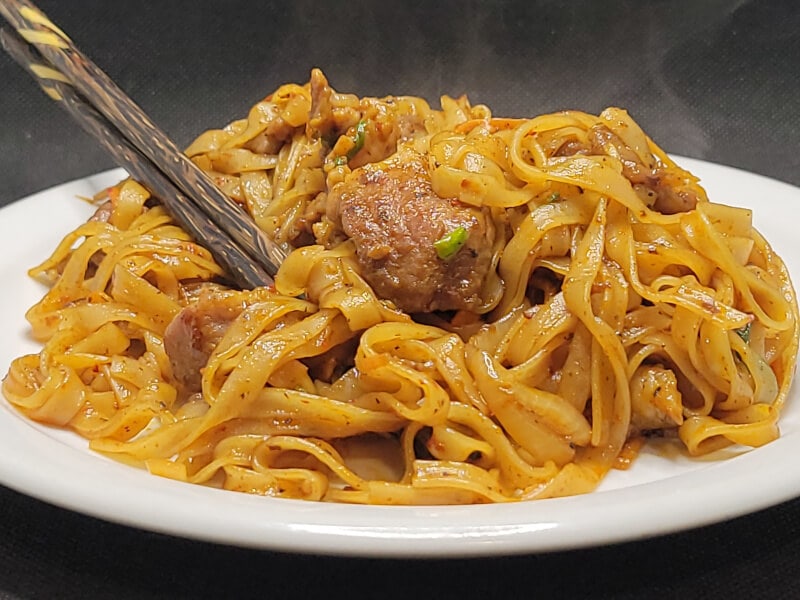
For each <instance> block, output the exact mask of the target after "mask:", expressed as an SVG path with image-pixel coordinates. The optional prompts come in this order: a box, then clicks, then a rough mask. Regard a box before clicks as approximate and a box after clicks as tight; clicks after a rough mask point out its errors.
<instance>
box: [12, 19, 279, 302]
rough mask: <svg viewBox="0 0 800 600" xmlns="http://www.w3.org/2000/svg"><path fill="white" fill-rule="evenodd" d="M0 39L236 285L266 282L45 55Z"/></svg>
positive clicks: (268, 280) (265, 275)
mask: <svg viewBox="0 0 800 600" xmlns="http://www.w3.org/2000/svg"><path fill="white" fill-rule="evenodd" d="M0 42H2V46H3V48H4V49H5V50H6V52H7V53H8V54H9V55H10V56H11V57H12V58H13V59H14V60H15V61H16V62H17V63H18V64H19V65H20V66H21V67H23V68H24V69H25V70H27V71H28V72H29V73H30V74H31V75H32V76H33V77H34V79H36V81H37V82H38V83H39V85H40V86H41V87H42V89H43V90H44V91H45V93H47V95H48V96H50V97H51V98H52V99H53V100H56V101H57V102H58V104H59V105H60V106H61V107H62V108H63V109H65V110H66V111H67V112H68V113H69V114H70V116H72V118H73V119H74V120H75V121H76V122H77V123H78V124H79V125H80V126H81V128H82V129H83V130H84V131H86V132H87V133H88V134H89V135H90V136H92V137H93V138H95V140H97V141H98V142H99V143H100V145H101V146H102V147H103V148H104V149H105V150H106V151H107V152H108V153H109V154H110V155H111V156H112V157H113V158H114V160H115V162H116V163H117V164H118V165H119V166H121V167H123V168H124V169H126V170H127V171H128V173H130V175H131V176H132V177H134V179H136V180H138V181H139V182H140V183H142V185H144V186H145V187H146V188H147V189H148V190H150V192H151V193H152V194H153V195H154V196H155V197H156V198H158V199H159V200H160V201H161V202H162V203H163V204H164V206H165V207H166V208H167V210H168V211H169V212H170V214H171V215H172V216H173V217H174V218H175V220H176V221H177V222H178V223H180V225H181V226H182V227H183V228H184V229H185V230H186V231H187V232H188V233H189V234H191V235H192V236H194V238H195V239H196V240H198V241H200V242H201V243H203V244H204V245H205V246H206V247H207V248H208V250H209V251H210V252H211V253H212V255H213V256H214V259H215V260H216V261H217V262H218V263H219V264H220V266H222V267H223V268H224V269H225V271H226V272H227V274H228V275H229V276H230V277H231V278H232V279H233V280H234V282H236V283H237V284H238V285H240V286H242V287H244V288H253V287H259V286H265V285H270V284H271V283H272V278H271V277H270V276H269V274H268V273H267V272H266V271H265V270H264V269H263V268H262V267H261V266H260V265H259V264H258V263H256V262H254V261H253V260H252V259H251V258H250V256H249V255H248V254H247V253H246V252H244V251H243V250H242V249H241V248H239V246H238V245H237V244H235V243H233V242H232V241H231V240H230V238H229V237H228V236H227V235H226V234H225V232H223V231H222V230H221V229H220V228H219V227H218V226H217V225H216V224H215V223H214V222H213V221H211V220H210V219H209V218H208V216H207V215H206V214H205V213H203V212H202V211H201V210H200V209H199V208H198V207H196V206H195V205H194V204H193V203H192V202H191V201H190V200H189V199H188V198H186V197H185V196H184V195H183V194H182V193H181V192H180V190H178V189H177V188H176V187H175V186H174V185H173V184H172V182H171V181H170V180H169V179H167V177H166V176H165V175H164V174H163V173H162V172H161V171H160V170H159V169H157V168H156V167H154V166H153V165H152V164H151V163H150V161H149V160H148V159H147V157H145V156H144V155H143V154H142V153H141V152H139V151H138V150H137V149H136V148H135V147H134V146H133V145H132V144H131V143H130V142H128V141H127V140H126V139H125V138H123V137H122V136H121V134H120V133H119V131H118V130H117V129H116V128H115V127H114V126H113V125H111V124H110V123H109V122H108V121H107V120H106V119H105V118H104V117H103V116H102V115H101V114H100V113H98V112H97V111H96V110H95V109H94V108H93V107H92V106H90V105H89V104H87V103H86V101H85V99H84V98H83V97H81V96H80V95H79V94H78V93H77V92H76V91H75V89H74V88H73V87H72V85H71V84H70V83H69V81H68V80H67V79H66V78H65V77H64V76H63V75H62V74H61V73H60V72H59V71H57V70H56V69H54V68H53V67H52V65H50V64H48V63H47V61H45V60H44V58H43V57H42V56H41V55H39V54H38V53H37V52H36V51H35V50H33V49H32V48H31V47H30V46H28V44H26V43H25V41H23V40H22V39H21V38H20V37H19V35H17V34H16V33H13V32H12V31H11V30H9V29H3V30H1V31H0Z"/></svg>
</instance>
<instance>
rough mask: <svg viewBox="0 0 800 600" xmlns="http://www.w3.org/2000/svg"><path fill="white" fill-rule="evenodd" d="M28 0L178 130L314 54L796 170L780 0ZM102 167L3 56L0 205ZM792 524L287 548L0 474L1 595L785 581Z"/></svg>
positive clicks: (787, 589)
mask: <svg viewBox="0 0 800 600" xmlns="http://www.w3.org/2000/svg"><path fill="white" fill-rule="evenodd" d="M39 6H40V7H41V8H42V9H43V10H44V11H45V12H46V13H47V14H48V15H49V16H50V17H51V19H52V20H54V21H55V22H56V23H58V24H59V25H61V27H62V28H63V29H65V30H66V31H67V32H68V33H69V34H70V35H71V37H72V38H73V39H74V40H75V41H76V43H77V44H78V45H79V47H81V48H82V49H83V50H84V52H85V53H87V54H88V55H90V56H91V57H92V58H93V59H94V60H95V62H96V63H98V64H99V65H100V66H101V67H103V68H104V70H106V72H107V73H108V74H109V75H110V76H111V77H112V78H113V79H114V80H115V81H117V82H118V83H119V84H120V86H121V87H122V88H123V89H125V90H126V91H127V92H128V93H129V94H130V95H131V96H132V97H133V98H134V99H135V100H136V101H137V102H138V103H139V104H140V105H141V106H142V107H143V108H144V109H145V110H146V111H147V112H148V113H149V114H150V115H151V116H152V118H153V120H154V121H155V122H156V123H158V124H160V125H161V126H162V127H163V128H164V129H165V130H166V131H167V132H168V133H169V134H170V135H171V136H172V137H173V138H175V139H176V141H177V142H178V143H179V144H180V145H184V144H186V143H188V142H189V141H190V140H191V139H192V138H193V137H194V135H196V134H197V133H199V132H201V131H202V130H204V129H206V128H209V127H219V126H221V125H223V124H225V123H227V122H229V121H231V120H233V119H235V118H239V117H241V116H243V115H245V114H246V112H247V109H248V108H249V106H250V105H251V104H253V103H254V102H255V101H257V100H258V99H260V98H261V97H263V96H264V95H266V94H267V93H269V92H270V91H272V90H273V89H275V88H276V87H277V86H278V85H279V84H281V83H284V82H288V81H294V82H300V83H302V82H305V81H307V78H308V74H309V71H310V69H311V68H312V67H315V66H319V67H321V68H322V69H323V70H324V71H325V72H326V74H327V75H328V77H329V79H330V81H331V83H332V85H333V86H334V87H336V88H337V89H339V90H340V91H350V92H354V93H357V94H359V95H388V94H406V93H410V94H414V95H420V96H424V97H426V98H427V99H428V100H430V101H431V102H432V103H436V102H437V100H438V97H439V96H440V95H441V94H445V93H446V94H449V95H451V96H456V95H459V94H462V93H467V94H468V95H469V96H470V98H471V99H472V101H473V102H474V103H478V102H479V103H485V104H488V105H489V106H490V107H492V109H493V111H494V113H495V114H496V115H509V116H525V115H528V116H530V115H533V114H538V113H541V112H549V111H553V110H560V109H564V108H577V109H581V110H585V111H589V112H598V111H600V110H602V109H603V108H604V107H606V106H609V105H617V106H623V107H625V108H627V109H628V110H629V111H630V112H631V114H632V115H633V116H634V118H635V119H636V120H637V121H638V122H639V123H640V124H641V125H642V126H643V128H644V129H645V131H647V132H648V133H649V134H650V135H651V136H652V137H653V138H654V139H655V140H656V142H658V143H659V144H660V145H661V146H662V147H664V148H665V149H666V150H668V151H669V152H672V153H676V154H682V155H685V156H691V157H695V158H701V159H705V160H710V161H712V162H717V163H723V164H728V165H732V166H736V167H740V168H743V169H746V170H749V171H754V172H757V173H760V174H762V175H767V176H770V177H773V178H777V179H780V180H783V181H786V182H789V183H792V184H795V185H800V152H798V149H799V148H800V58H798V57H800V8H798V5H797V3H796V2H794V0H784V1H775V2H755V1H747V0H709V1H705V2H692V1H689V0H686V1H682V2H669V1H657V2H656V1H653V2H635V1H616V2H589V1H578V2H558V1H546V0H544V1H541V0H540V1H532V0H529V1H520V2H506V3H501V2H456V1H440V2H435V3H434V2H421V1H418V2H402V1H399V2H369V1H367V0H350V1H349V2H346V3H335V4H334V3H323V2H315V1H313V0H297V1H295V2H258V1H253V0H250V1H238V0H237V1H224V0H216V1H210V0H192V1H188V0H181V1H176V0H172V1H170V2H142V1H141V0H139V1H136V2H134V1H130V0H124V1H123V0H120V1H117V2H114V3H111V2H104V1H103V0H83V1H81V2H58V1H56V0H41V1H40V2H39ZM112 166H113V164H112V163H111V161H110V159H109V158H108V157H107V156H106V155H104V154H103V153H102V152H101V151H99V150H98V149H97V148H96V147H95V145H94V142H92V141H91V140H90V139H88V138H87V137H86V136H84V135H83V134H82V133H81V132H80V131H79V130H78V128H77V127H76V126H75V125H73V124H72V123H71V122H70V121H69V120H68V118H67V117H66V116H65V114H63V113H62V112H61V111H59V110H57V109H56V108H54V106H53V105H52V103H51V101H50V100H48V99H47V98H46V97H45V96H44V95H43V94H42V93H40V92H39V91H38V89H37V87H36V86H35V84H34V83H33V82H32V81H30V80H29V79H28V78H27V75H25V74H24V73H23V72H22V71H21V70H19V69H18V68H17V67H16V66H15V65H13V64H12V63H11V61H10V59H8V58H7V57H5V56H0V205H4V204H8V203H10V202H12V201H14V200H16V199H19V198H21V197H24V196H26V195H28V194H30V193H33V192H35V191H38V190H41V189H45V188H47V187H50V186H52V185H55V184H58V183H62V182H64V181H68V180H71V179H76V178H80V177H83V176H86V175H89V174H91V173H95V172H98V171H101V170H104V169H106V168H110V167H112ZM33 233H35V231H33ZM0 343H2V342H0ZM786 468H787V470H789V469H794V470H796V469H797V467H796V465H793V464H787V467H786ZM799 534H800V500H792V501H789V502H787V503H784V504H782V505H779V506H776V507H773V508H769V509H767V510H763V511H760V512H758V513H755V514H752V515H748V516H744V517H740V518H737V519H734V520H731V521H727V522H725V523H719V524H716V525H711V526H707V527H704V528H701V529H696V530H692V531H687V532H680V533H675V534H672V535H668V536H663V537H659V538H655V539H647V540H641V541H635V542H628V543H624V544H618V545H614V546H608V547H602V548H592V549H582V550H574V551H568V552H559V553H552V554H544V555H532V556H514V557H502V558H487V559H468V560H425V561H416V560H374V559H354V558H330V557H317V556H296V555H291V554H281V553H275V552H266V551H254V550H247V549H241V548H235V547H225V546H217V545H213V544H207V543H202V542H197V541H190V540H185V539H177V538H172V537H168V536H164V535H160V534H156V533H151V532H146V531H139V530H136V529H131V528H127V527H124V526H120V525H116V524H112V523H107V522H103V521H98V520H96V519H93V518H91V517H88V516H84V515H80V514H76V513H72V512H68V511H65V510H62V509H59V508H56V507H54V506H51V505H48V504H45V503H42V502H40V501H37V500H33V499H31V498H28V497H26V496H23V495H20V494H18V493H16V492H14V491H12V490H10V489H8V488H5V487H2V486H0V597H3V598H6V597H8V598H18V597H19V598H56V597H58V598H157V597H165V598H172V597H192V598H212V597H214V598H219V597H249V596H261V597H272V598H284V597H304V598H315V597H321V596H323V594H324V595H329V594H333V595H334V597H336V596H338V595H339V594H348V595H354V596H356V597H370V598H372V597H374V598H384V599H386V598H415V597H419V598H422V597H426V598H436V597H443V598H449V597H456V596H459V597H482V598H517V597H523V595H524V596H525V597H541V598H557V597H568V598H569V597H587V598H593V599H600V598H679V597H680V598H692V597H704V598H708V599H715V598H756V597H758V598H761V597H764V598H796V597H800V535H799Z"/></svg>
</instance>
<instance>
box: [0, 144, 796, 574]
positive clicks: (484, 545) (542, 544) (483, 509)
mask: <svg viewBox="0 0 800 600" xmlns="http://www.w3.org/2000/svg"><path fill="white" fill-rule="evenodd" d="M672 157H673V158H674V159H675V160H676V162H677V163H678V164H679V165H680V166H682V167H684V168H687V169H688V170H689V171H691V172H692V173H694V174H696V175H698V176H700V177H701V179H702V178H703V177H704V174H705V176H707V175H708V174H709V173H716V176H720V177H734V178H744V179H745V180H749V182H750V183H752V184H754V185H755V184H760V185H768V186H771V187H772V188H774V190H777V191H778V192H779V195H780V194H784V195H787V196H795V197H796V200H797V201H798V202H800V188H797V187H795V186H793V185H791V184H789V183H786V182H783V181H780V180H777V179H772V178H769V177H765V176H763V175H759V174H756V173H751V172H748V171H744V170H742V169H739V168H736V167H730V166H726V165H720V164H716V163H711V162H707V161H703V160H699V159H692V158H688V157H683V156H672ZM124 176H125V172H124V171H123V170H121V169H111V170H108V171H104V172H101V173H98V174H95V175H92V176H89V177H82V178H78V179H75V180H72V181H70V182H66V183H63V184H60V185H57V186H54V187H51V188H48V189H46V190H42V191H40V192H37V193H35V194H32V195H29V196H27V197H25V198H21V199H19V200H17V201H15V202H12V203H10V204H8V205H6V206H4V207H2V208H0V227H2V226H4V224H7V222H8V220H9V218H10V219H12V220H14V219H19V218H22V217H23V216H25V212H26V208H27V207H29V206H31V205H32V204H36V203H41V202H46V201H48V200H49V199H51V198H54V197H59V196H64V195H67V194H68V193H69V190H71V189H73V188H85V187H87V186H88V187H90V188H91V187H92V186H94V187H95V188H96V190H99V189H102V187H104V186H105V185H109V184H111V183H113V182H114V181H115V180H118V179H120V178H122V177H124ZM83 193H87V192H83ZM712 199H714V200H716V201H722V200H721V199H720V198H714V197H712ZM26 203H27V204H26ZM87 211H88V209H87ZM761 212H762V213H765V212H767V211H761ZM17 213H20V214H17ZM87 214H88V212H87ZM758 215H759V211H758V210H756V211H755V217H756V219H757V220H758ZM763 216H764V215H763V214H762V215H761V217H762V218H763ZM75 224H77V223H75ZM66 233H67V229H66V228H64V231H63V233H62V235H63V234H66ZM766 237H767V239H768V240H769V236H766ZM56 241H57V240H55V239H53V240H48V244H51V245H52V243H54V242H56ZM784 241H785V240H784ZM3 244H4V242H2V241H0V248H2V246H3ZM49 247H50V246H48V248H49ZM786 250H787V249H786V248H784V249H783V252H781V251H779V253H780V254H781V255H782V256H783V255H784V254H786ZM7 254H8V253H5V254H4V255H7ZM797 255H798V257H799V258H798V259H797V262H796V263H795V265H794V267H795V270H794V271H793V270H792V268H791V265H790V272H791V273H792V275H793V278H794V279H795V280H796V281H798V282H799V283H800V280H798V278H797V277H794V274H795V273H797V274H798V275H800V270H798V267H800V250H798V251H797ZM42 258H44V256H43V257H42ZM787 262H789V261H788V260H787ZM2 266H3V265H2V262H0V267H2ZM24 266H25V268H27V267H29V266H31V265H24ZM3 302H5V301H3ZM24 302H25V303H26V304H27V300H25V301H24ZM0 306H2V303H0ZM25 308H27V305H26V306H25ZM0 318H5V317H0ZM19 319H22V315H15V316H14V317H12V319H11V321H12V322H14V321H18V320H19ZM14 355H16V352H11V353H10V356H14ZM3 360H4V361H5V359H3ZM7 367H8V363H7V362H2V363H0V369H2V370H3V372H2V373H0V377H2V376H5V373H6V370H7ZM797 387H798V385H797V383H795V386H794V388H793V392H792V395H791V396H792V397H790V399H789V401H790V402H793V403H794V404H793V407H794V408H795V409H796V410H794V411H793V412H798V411H800V406H796V405H797V404H798V403H800V397H798V396H800V394H798V390H797ZM798 414H800V412H798ZM795 416H797V415H795ZM795 420H798V419H795ZM0 434H2V435H0V484H3V485H5V486H7V487H9V488H11V489H14V490H16V491H17V492H20V493H22V494H25V495H28V496H31V497H34V498H37V499H39V500H42V501H44V502H48V503H50V504H53V505H56V506H60V507H62V508H64V509H67V510H71V511H74V512H78V513H82V514H85V515H88V516H92V517H96V518H100V519H103V520H106V521H109V522H114V523H118V524H122V525H125V526H129V527H134V528H138V529H143V530H149V531H154V532H158V533H162V534H167V535H172V536H178V537H183V538H188V539H195V540H199V541H206V542H212V543H219V544H225V545H232V546H240V547H249V548H259V549H265V550H276V551H284V552H292V553H313V554H324V555H339V556H360V557H383V558H400V557H403V558H433V557H440V558H441V557H445V556H446V557H449V558H456V557H475V556H497V555H510V554H523V553H525V554H532V553H540V552H551V551H560V550H567V549H579V548H587V547H593V546H599V545H605V544H610V543H620V542H626V541H632V540H635V539H642V538H649V537H655V536H659V535H664V534H668V533H676V532H679V531H683V530H687V529H691V528H696V527H700V526H704V525H710V524H713V523H718V522H721V521H724V520H727V519H730V518H734V517H739V516H742V515H745V514H749V513H752V512H756V511H759V510H762V509H765V508H767V507H769V506H773V505H776V504H779V503H781V502H784V501H787V500H789V499H792V498H795V497H798V496H800V474H797V475H795V476H794V478H792V477H791V476H790V474H791V473H790V470H787V469H786V468H785V467H784V466H783V464H782V460H781V459H782V458H784V457H786V456H787V454H791V453H792V452H800V426H798V427H797V430H796V431H792V432H790V433H789V434H787V435H784V436H782V437H781V438H779V439H778V440H775V441H774V442H771V443H770V444H768V445H766V446H764V447H762V448H758V449H755V450H753V451H750V452H746V453H743V454H741V455H739V456H736V457H735V458H732V459H729V460H725V461H721V462H708V463H706V464H704V465H703V466H701V467H698V468H695V469H694V470H692V471H690V472H688V473H682V474H680V475H674V476H670V477H667V478H662V479H658V480H655V481H650V482H645V483H641V484H638V485H635V486H633V487H624V488H620V489H609V490H601V491H597V492H593V493H590V494H588V495H584V496H572V497H567V498H555V499H548V500H537V501H532V502H527V503H517V504H508V505H482V506H448V507H433V506H424V507H407V506H389V507H386V506H371V507H364V506H358V507H355V506H352V505H341V504H339V505H337V504H318V503H312V502H308V501H302V500H287V499H276V498H263V497H258V496H250V495H247V494H236V493H232V492H228V491H223V490H216V489H211V488H206V487H203V486H198V485H193V484H186V483H182V482H178V481H172V480H168V479H161V478H158V477H154V476H153V475H150V474H148V473H147V472H145V471H143V470H139V469H135V468H131V467H129V466H126V465H122V464H120V463H117V462H116V461H113V460H111V459H109V458H106V457H102V456H100V455H97V454H94V453H91V452H90V451H89V450H88V449H81V448H78V447H77V444H79V443H83V445H84V446H85V445H86V442H85V440H82V438H79V437H78V436H77V435H76V434H72V433H69V432H64V431H62V430H57V429H54V428H51V427H47V426H44V425H40V424H36V423H33V422H31V421H29V420H28V419H27V418H25V417H24V416H22V415H21V414H20V413H18V412H17V411H16V410H15V409H13V408H12V407H11V406H10V405H9V404H8V402H7V401H6V400H5V398H2V399H0ZM70 436H71V437H70ZM43 439H44V440H45V441H43ZM70 442H72V443H70ZM14 443H17V444H20V443H21V444H22V445H23V446H22V447H23V449H28V450H29V452H28V453H27V454H26V456H25V457H23V459H22V460H23V467H31V466H35V465H36V461H35V458H36V457H39V458H44V460H46V461H49V463H47V464H48V468H45V469H44V473H43V472H42V470H40V469H32V468H22V469H21V468H20V462H19V457H18V456H15V455H14V453H13V452H9V451H8V450H12V449H13V445H14ZM10 446H12V447H10ZM29 446H30V447H29ZM65 447H66V448H67V450H65ZM39 455H43V456H39ZM31 457H34V458H31ZM26 461H27V462H26ZM31 461H33V463H31ZM751 463H755V464H752V465H751ZM742 465H744V467H743V468H745V469H750V470H749V471H748V476H747V477H746V478H745V479H746V481H744V482H740V481H739V480H738V479H737V478H736V475H737V473H738V472H739V471H740V467H742ZM40 466H41V465H40ZM633 468H635V465H634V467H633ZM60 469H67V471H66V472H64V471H60V475H59V470H60ZM70 469H72V470H71V471H70ZM729 471H733V472H732V473H729ZM65 473H67V474H65ZM78 475H80V477H78ZM729 475H730V476H731V477H732V479H734V480H735V481H734V482H729V483H728V484H727V485H726V486H725V490H726V491H725V493H724V494H723V493H720V492H719V491H716V492H715V491H713V490H712V491H710V492H707V495H706V498H713V499H714V501H715V502H713V505H714V510H713V511H712V510H711V509H710V508H703V509H701V510H694V511H690V510H688V506H690V505H691V504H692V501H693V500H696V499H697V497H698V490H706V488H708V487H709V486H710V485H711V483H712V480H713V481H716V480H717V479H719V478H720V477H721V478H727V477H728V476H729ZM44 476H49V477H50V479H46V477H44ZM100 476H103V477H106V476H108V477H110V478H111V480H112V481H113V482H114V483H115V487H114V489H113V490H112V489H107V488H104V489H101V490H98V489H96V488H97V487H98V486H97V483H96V481H97V480H98V478H99V477H100ZM53 477H55V479H53ZM59 477H60V478H59ZM85 477H88V478H89V479H90V480H95V484H94V489H92V485H91V484H90V486H89V489H87V487H86V486H87V482H86V481H85V480H84V479H82V478H85ZM54 483H55V486H54V485H53V484H54ZM101 487H103V486H101ZM642 490H645V492H646V494H647V495H649V496H650V497H652V498H658V499H660V500H659V503H658V507H660V508H661V509H662V511H665V514H666V515H667V518H664V517H663V516H662V518H661V519H655V520H653V519H652V514H651V511H652V510H654V508H653V507H652V505H651V506H650V507H649V508H648V509H647V510H644V511H643V510H642V509H641V507H637V504H640V502H639V503H637V498H636V496H637V495H640V496H641V492H642ZM764 490H767V491H768V492H769V493H767V494H765V493H764ZM56 492H58V493H56ZM731 492H735V493H731ZM220 498H223V499H222V500H220ZM209 499H211V500H209ZM587 499H589V500H587ZM639 499H640V500H641V498H639ZM587 502H588V503H589V504H590V506H589V507H588V510H587V507H586V506H583V505H585V504H587ZM182 503H190V504H191V505H192V508H193V510H192V511H187V510H185V508H184V506H185V504H182ZM264 503H266V504H264ZM220 504H223V505H225V506H226V507H229V508H230V510H229V511H228V513H227V516H226V519H223V520H222V521H223V523H222V525H225V523H227V525H228V526H229V527H228V528H226V527H224V526H222V527H221V526H219V525H220V523H219V521H220V519H219V517H218V515H216V514H215V511H216V510H218V509H219V505H220ZM576 505H577V506H576ZM264 506H266V509H265V508H264ZM499 507H502V509H500V508H499ZM658 507H656V508H658ZM354 511H357V512H354ZM262 512H266V513H267V515H268V516H269V515H274V514H276V513H277V514H278V515H280V516H281V517H282V519H281V520H277V519H274V518H273V519H272V520H270V519H269V518H267V519H264V520H256V521H253V520H252V519H251V517H253V516H257V515H259V514H261V513H262ZM598 516H602V520H601V521H599V523H600V524H599V525H598V521H597V517H598ZM248 519H251V520H248ZM209 523H210V524H211V525H210V526H208V524H209ZM202 524H205V525H207V527H206V528H202V527H199V528H198V527H196V525H202ZM231 525H234V526H235V527H234V529H235V532H236V533H235V535H232V534H231V531H230V526H231ZM593 527H594V530H593V531H592V528H593ZM587 528H589V532H588V533H587Z"/></svg>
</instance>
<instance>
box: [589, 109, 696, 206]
mask: <svg viewBox="0 0 800 600" xmlns="http://www.w3.org/2000/svg"><path fill="white" fill-rule="evenodd" d="M589 140H590V141H591V144H592V153H593V154H607V155H608V156H614V157H616V158H618V159H619V161H620V162H621V163H622V174H623V175H624V176H625V177H626V178H627V179H628V180H629V181H630V182H631V183H632V184H634V185H642V186H644V187H646V188H647V189H649V190H652V191H653V192H654V194H655V200H654V202H653V209H654V210H657V211H659V212H661V213H663V214H667V215H671V214H675V213H679V212H685V211H689V210H692V209H693V208H694V207H695V206H696V205H697V201H698V197H697V194H696V193H695V192H694V191H693V190H692V189H691V188H690V187H689V186H688V185H687V184H686V183H685V182H684V181H681V179H680V177H676V176H675V175H673V174H672V173H669V172H667V171H666V169H664V167H663V166H661V165H658V166H656V167H655V168H652V169H651V168H650V167H648V166H646V165H644V164H642V162H641V160H640V159H639V157H638V156H637V155H636V153H635V152H634V151H633V150H631V149H630V148H628V147H627V146H626V145H625V142H623V141H622V139H620V137H619V136H618V135H617V134H616V133H614V132H613V131H611V129H609V128H608V127H606V126H605V125H595V126H594V127H592V128H591V129H590V130H589Z"/></svg>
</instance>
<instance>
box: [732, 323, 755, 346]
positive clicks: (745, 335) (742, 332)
mask: <svg viewBox="0 0 800 600" xmlns="http://www.w3.org/2000/svg"><path fill="white" fill-rule="evenodd" d="M752 325H753V324H752V323H748V324H747V325H745V326H744V327H740V328H739V329H734V331H735V332H736V333H737V335H738V336H739V337H740V338H742V339H743V340H744V342H745V344H748V343H750V327H751V326H752Z"/></svg>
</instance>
